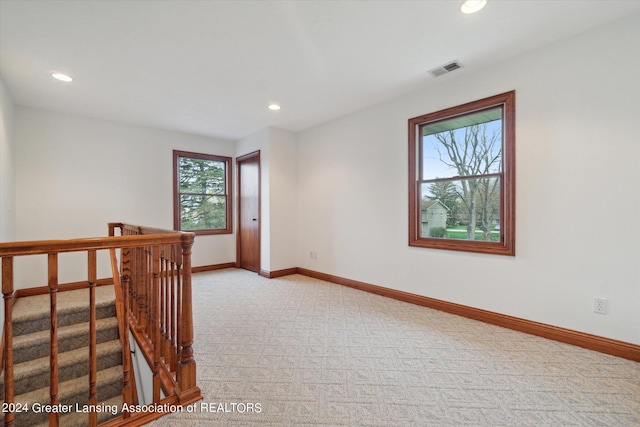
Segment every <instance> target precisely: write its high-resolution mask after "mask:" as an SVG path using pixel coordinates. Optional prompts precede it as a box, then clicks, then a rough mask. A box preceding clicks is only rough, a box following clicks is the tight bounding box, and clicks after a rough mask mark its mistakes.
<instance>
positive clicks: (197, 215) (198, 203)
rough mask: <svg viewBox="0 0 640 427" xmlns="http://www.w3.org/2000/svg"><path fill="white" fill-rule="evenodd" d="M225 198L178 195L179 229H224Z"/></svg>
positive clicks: (225, 223)
mask: <svg viewBox="0 0 640 427" xmlns="http://www.w3.org/2000/svg"><path fill="white" fill-rule="evenodd" d="M226 211H227V198H226V197H225V196H211V195H207V196H200V195H185V194H182V195H180V221H181V229H182V230H185V231H189V230H207V229H224V228H226V226H227V222H226Z"/></svg>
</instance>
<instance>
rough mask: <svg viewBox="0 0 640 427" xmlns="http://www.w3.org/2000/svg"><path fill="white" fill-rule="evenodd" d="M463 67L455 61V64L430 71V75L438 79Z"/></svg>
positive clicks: (451, 63)
mask: <svg viewBox="0 0 640 427" xmlns="http://www.w3.org/2000/svg"><path fill="white" fill-rule="evenodd" d="M461 67H462V65H460V63H459V62H458V61H453V62H450V63H448V64H445V65H441V66H439V67H436V68H434V69H433V70H429V73H430V74H431V75H432V76H433V77H438V76H441V75H443V74H446V73H450V72H451V71H453V70H457V69H458V68H461Z"/></svg>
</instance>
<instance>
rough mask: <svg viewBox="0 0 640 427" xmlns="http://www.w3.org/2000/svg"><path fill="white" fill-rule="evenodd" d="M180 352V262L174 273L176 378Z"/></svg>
mask: <svg viewBox="0 0 640 427" xmlns="http://www.w3.org/2000/svg"><path fill="white" fill-rule="evenodd" d="M181 353H182V264H178V265H177V274H176V356H175V357H176V379H177V375H178V364H179V363H180V355H181Z"/></svg>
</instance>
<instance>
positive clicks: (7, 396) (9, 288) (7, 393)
mask: <svg viewBox="0 0 640 427" xmlns="http://www.w3.org/2000/svg"><path fill="white" fill-rule="evenodd" d="M2 296H3V299H4V402H5V403H6V404H11V403H14V397H15V396H14V393H13V316H12V312H11V305H12V303H13V257H4V258H2ZM9 408H11V406H9ZM14 420H15V414H14V413H13V411H9V412H7V413H6V414H4V425H5V426H13V425H15V421H14Z"/></svg>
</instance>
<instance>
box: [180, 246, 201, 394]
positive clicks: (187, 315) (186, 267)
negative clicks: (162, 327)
mask: <svg viewBox="0 0 640 427" xmlns="http://www.w3.org/2000/svg"><path fill="white" fill-rule="evenodd" d="M189 238H190V241H189V242H185V241H183V244H182V275H183V277H182V301H181V306H182V310H181V316H182V318H181V319H180V323H181V325H182V326H181V329H182V331H181V332H182V343H181V344H182V349H181V351H180V363H179V364H178V372H177V374H178V375H177V376H178V386H179V387H180V390H181V391H185V390H188V389H190V388H193V387H195V386H196V361H195V360H194V358H193V347H192V346H193V310H192V306H191V298H192V294H191V246H192V245H193V236H189ZM185 240H186V238H185Z"/></svg>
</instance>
